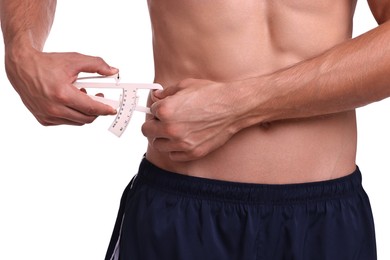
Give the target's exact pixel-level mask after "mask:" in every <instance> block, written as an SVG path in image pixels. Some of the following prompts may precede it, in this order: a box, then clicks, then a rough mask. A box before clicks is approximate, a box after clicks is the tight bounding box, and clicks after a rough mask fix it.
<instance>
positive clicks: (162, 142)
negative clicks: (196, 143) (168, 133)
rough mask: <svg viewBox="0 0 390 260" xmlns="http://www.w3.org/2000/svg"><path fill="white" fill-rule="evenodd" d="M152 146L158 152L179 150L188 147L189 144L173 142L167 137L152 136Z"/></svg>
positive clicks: (185, 149) (184, 149) (186, 149)
mask: <svg viewBox="0 0 390 260" xmlns="http://www.w3.org/2000/svg"><path fill="white" fill-rule="evenodd" d="M152 146H153V148H154V149H156V150H157V151H160V152H180V151H188V150H189V149H190V145H188V144H186V143H184V142H174V141H172V140H170V139H168V138H154V140H153V142H152Z"/></svg>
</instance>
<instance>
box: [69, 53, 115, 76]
mask: <svg viewBox="0 0 390 260" xmlns="http://www.w3.org/2000/svg"><path fill="white" fill-rule="evenodd" d="M76 64H77V70H78V72H88V73H98V74H100V75H105V76H111V75H114V74H116V73H118V72H119V70H118V69H117V68H114V67H111V66H110V65H108V64H107V63H106V62H105V61H104V60H103V59H102V58H100V57H93V56H88V55H83V54H78V57H77V61H76Z"/></svg>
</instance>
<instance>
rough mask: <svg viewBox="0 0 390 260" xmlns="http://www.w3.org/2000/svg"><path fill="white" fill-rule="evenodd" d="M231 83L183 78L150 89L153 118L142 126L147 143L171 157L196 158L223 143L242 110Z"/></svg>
mask: <svg viewBox="0 0 390 260" xmlns="http://www.w3.org/2000/svg"><path fill="white" fill-rule="evenodd" d="M234 90H235V89H234V86H233V84H231V83H221V82H214V81H209V80H199V79H185V80H183V81H181V82H179V83H178V84H177V85H175V86H169V87H167V88H165V89H164V90H160V91H159V90H157V91H154V92H153V93H152V100H154V101H155V102H154V103H153V104H152V106H151V112H152V114H153V115H154V118H152V119H149V120H147V121H146V122H145V123H144V125H143V126H142V132H143V134H144V135H145V136H146V137H147V138H148V139H149V142H150V145H151V146H152V147H153V148H154V149H156V150H158V151H160V152H167V153H169V156H170V158H171V159H172V160H174V161H190V160H196V159H199V158H201V157H204V156H205V155H207V154H209V153H210V152H212V151H214V150H216V149H217V148H219V147H221V146H222V145H223V144H225V143H226V142H227V141H228V140H229V139H230V138H231V137H232V136H233V135H234V134H235V133H237V132H238V131H239V130H240V129H241V128H242V127H240V123H239V121H240V118H241V115H243V114H244V113H245V111H243V106H242V104H240V103H241V102H239V101H240V100H239V97H238V96H237V93H236V91H234Z"/></svg>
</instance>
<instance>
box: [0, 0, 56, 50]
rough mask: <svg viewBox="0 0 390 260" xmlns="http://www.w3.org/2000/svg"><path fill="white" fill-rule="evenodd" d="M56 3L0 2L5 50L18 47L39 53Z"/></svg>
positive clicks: (49, 0) (53, 0)
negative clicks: (32, 49)
mask: <svg viewBox="0 0 390 260" xmlns="http://www.w3.org/2000/svg"><path fill="white" fill-rule="evenodd" d="M56 3H57V1H56V0H0V18H1V28H2V31H3V37H4V44H5V47H6V50H7V49H8V48H9V47H10V46H15V45H18V47H19V46H23V47H32V48H34V49H36V50H39V51H41V50H42V49H43V46H44V43H45V41H46V39H47V36H48V35H49V32H50V29H51V26H52V23H53V19H54V14H55V9H56Z"/></svg>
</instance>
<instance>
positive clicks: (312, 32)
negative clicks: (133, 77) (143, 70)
mask: <svg viewBox="0 0 390 260" xmlns="http://www.w3.org/2000/svg"><path fill="white" fill-rule="evenodd" d="M55 4H56V3H55V1H54V0H42V1H21V0H12V1H10V0H8V1H7V0H2V1H0V12H1V22H2V29H3V35H4V41H5V48H6V49H5V53H6V57H5V58H6V69H7V74H8V77H9V79H10V81H11V83H12V84H13V86H14V88H15V89H16V91H18V93H19V94H20V96H21V98H22V100H23V102H24V103H25V104H26V106H27V107H28V108H29V109H30V111H31V112H32V113H33V114H34V116H35V117H36V118H37V120H38V121H39V122H40V123H41V124H43V125H58V124H72V125H82V124H85V123H90V122H92V121H93V120H94V119H95V118H96V117H97V116H99V115H108V114H115V111H114V110H113V109H112V108H110V107H109V106H106V105H104V104H101V103H99V102H96V101H93V100H91V99H90V98H88V97H87V96H86V95H85V94H84V93H81V92H80V91H79V90H78V89H76V88H75V87H73V86H72V83H73V82H74V80H75V79H76V77H77V74H78V73H79V72H98V73H100V74H102V75H112V74H114V73H116V72H117V70H116V69H114V68H112V67H110V66H109V65H107V64H106V63H105V62H104V61H103V60H102V59H100V58H95V57H89V56H85V55H81V54H77V53H56V54H52V53H51V54H50V53H44V52H42V49H43V46H44V42H45V39H46V37H47V36H48V33H49V31H50V26H51V24H52V21H53V17H54V12H55ZM369 4H370V7H371V10H372V13H373V15H374V16H375V18H376V19H377V21H378V23H379V26H378V27H377V28H375V29H374V30H372V31H370V32H368V33H366V34H364V35H362V36H360V37H358V38H356V39H351V33H352V17H353V13H354V8H355V5H356V1H354V0H327V1H322V0H321V1H296V0H285V1H282V0H281V1H259V0H257V1H254V0H248V1H234V0H227V1H226V0H224V1H221V0H215V1H192V0H188V1H178V0H176V1H175V0H166V1H157V0H156V1H153V0H150V1H148V5H149V11H150V16H151V22H152V28H153V47H154V58H155V70H156V71H155V82H158V83H160V84H161V85H162V86H164V90H163V91H155V92H153V93H151V95H150V99H149V105H150V106H151V110H152V113H153V116H149V117H148V118H147V120H146V122H145V124H144V125H143V127H142V130H143V133H144V135H145V136H146V137H147V138H148V140H149V145H148V148H147V152H146V156H145V159H144V160H143V161H142V163H141V165H140V170H139V173H138V175H137V177H136V178H135V179H134V180H133V181H132V182H131V183H130V184H129V186H128V188H127V189H126V190H125V193H124V195H123V198H122V203H121V208H120V212H119V214H118V220H117V223H116V226H115V229H114V234H113V237H112V240H111V243H110V246H109V250H108V252H107V256H106V259H343V260H344V259H364V260H367V259H370V260H371V259H376V249H375V234H374V224H373V220H372V215H371V209H370V205H369V201H368V198H367V196H366V194H365V192H364V190H363V188H362V186H361V175H360V172H359V170H358V168H357V167H356V163H355V157H356V119H355V108H357V107H360V106H363V105H366V104H369V103H371V102H375V101H378V100H381V99H383V98H386V97H388V96H389V95H390V88H389V87H388V85H389V83H390V79H389V77H388V73H389V72H390V57H389V48H390V47H389V46H388V42H389V40H390V31H389V30H390V25H389V23H388V22H387V20H388V19H389V18H390V11H388V10H389V8H388V5H389V4H390V1H384V0H370V1H369ZM47 72H50V73H47ZM48 75H50V76H48Z"/></svg>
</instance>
